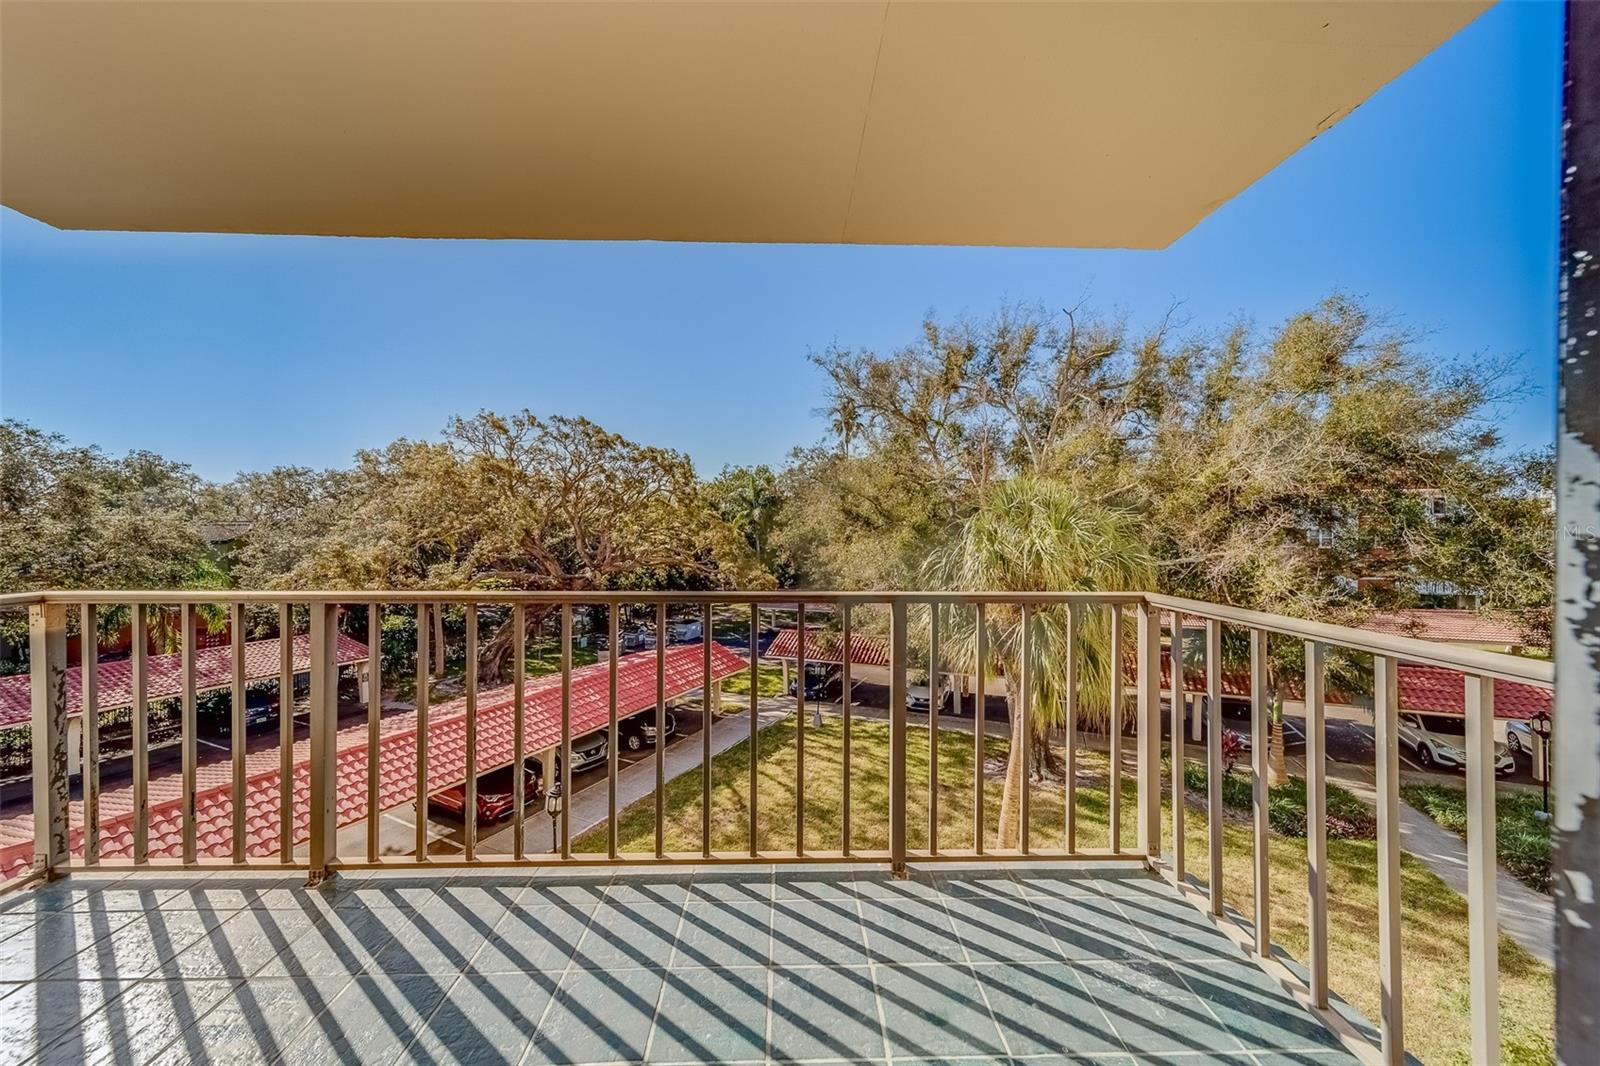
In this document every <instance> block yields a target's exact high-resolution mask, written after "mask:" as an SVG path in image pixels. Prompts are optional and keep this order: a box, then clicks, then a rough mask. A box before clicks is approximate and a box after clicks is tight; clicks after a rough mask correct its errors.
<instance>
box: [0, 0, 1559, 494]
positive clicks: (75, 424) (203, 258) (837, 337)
mask: <svg viewBox="0 0 1600 1066" xmlns="http://www.w3.org/2000/svg"><path fill="white" fill-rule="evenodd" d="M1560 21H1561V9H1560V5H1559V4H1556V3H1503V4H1501V5H1500V6H1499V7H1497V8H1494V9H1492V10H1491V11H1489V12H1488V13H1486V14H1485V15H1484V16H1483V17H1481V18H1480V19H1479V20H1477V21H1476V22H1475V23H1473V24H1472V25H1471V26H1469V27H1467V28H1466V29H1465V30H1463V31H1462V32H1461V33H1460V34H1459V35H1458V36H1457V37H1456V38H1454V39H1453V40H1451V41H1449V42H1447V43H1446V44H1445V45H1444V46H1443V47H1441V48H1440V49H1439V50H1438V51H1437V52H1436V53H1434V54H1433V55H1432V56H1429V57H1428V58H1427V59H1425V60H1424V61H1423V62H1422V63H1420V64H1419V65H1418V66H1417V67H1415V68H1413V69H1412V70H1411V71H1409V72H1407V73H1406V74H1405V75H1403V76H1402V77H1401V78H1400V79H1399V80H1397V81H1396V82H1395V83H1394V84H1392V85H1390V86H1388V87H1387V88H1385V89H1383V90H1382V91H1380V92H1379V93H1378V94H1377V95H1376V96H1374V97H1373V98H1372V99H1371V100H1370V101H1368V102H1367V103H1366V104H1365V105H1364V106H1362V107H1361V108H1359V109H1358V110H1357V111H1356V112H1355V114H1353V115H1352V116H1351V117H1350V118H1348V119H1347V120H1346V121H1344V122H1342V123H1340V124H1339V125H1338V126H1336V127H1335V128H1334V129H1333V130H1332V131H1331V132H1329V133H1327V134H1325V135H1323V136H1322V137H1320V138H1318V139H1317V140H1316V141H1313V142H1312V143H1311V144H1310V145H1308V146H1306V148H1304V149H1303V150H1302V151H1300V152H1299V153H1297V154H1296V155H1295V156H1294V157H1292V158H1290V159H1289V160H1287V161H1286V162H1285V163H1283V165H1281V166H1280V167H1278V168H1277V169H1276V170H1275V171H1273V172H1272V173H1270V174H1268V175H1266V176H1265V177H1263V178H1262V179H1261V180H1260V181H1258V182H1257V183H1256V184H1255V185H1254V186H1252V187H1251V188H1249V189H1247V190H1245V191H1244V192H1243V193H1242V194H1240V195H1239V196H1238V197H1237V198H1235V199H1234V200H1233V201H1232V202H1230V203H1228V204H1226V205H1224V206H1223V207H1222V208H1221V209H1219V210H1218V211H1216V212H1215V213H1214V214H1213V215H1212V216H1211V217H1209V218H1207V219H1206V220H1205V221H1204V222H1202V223H1201V224H1200V225H1199V226H1198V227H1196V229H1195V230H1193V231H1192V232H1191V233H1189V234H1188V235H1186V236H1185V237H1183V238H1182V239H1180V240H1179V241H1177V242H1176V243H1175V244H1173V245H1172V246H1171V247H1170V248H1168V249H1166V250H1164V251H1160V252H1128V251H1077V250H1015V249H961V248H862V247H838V246H768V247H762V246H738V245H672V244H652V243H642V244H610V243H606V244H582V243H556V242H548V243H547V242H479V241H459V242H452V241H400V240H352V239H334V238H295V237H242V236H213V235H178V234H126V233H67V232H58V231H55V230H52V229H51V228H49V227H47V226H44V225H41V224H39V223H36V222H34V221H33V220H31V219H28V218H26V217H24V216H22V215H19V214H16V213H14V212H10V211H0V415H3V416H4V417H7V418H20V419H23V420H25V421H28V422H31V423H33V424H34V425H36V426H39V427H41V428H43V429H47V430H51V431H54V432H59V433H62V434H65V435H66V436H67V437H69V438H71V439H72V440H74V441H76V442H80V443H95V444H99V445H101V446H102V447H104V448H106V449H108V450H110V451H113V452H121V451H125V450H127V449H130V448H148V449H152V450H154V451H158V452H161V453H163V454H166V455H168V456H170V457H172V458H176V459H179V460H182V461H184V462H187V463H189V464H191V465H192V466H193V467H194V468H195V470H196V471H198V472H199V473H201V474H203V475H205V476H207V477H212V478H219V479H225V478H228V477H231V476H232V475H233V474H234V473H235V472H236V471H238V470H240V469H255V468H265V467H269V466H273V465H278V464H303V465H309V466H316V467H323V466H331V465H342V464H346V463H348V462H349V460H350V457H351V455H352V453H353V452H354V451H355V450H356V449H357V448H361V447H370V446H377V445H381V444H383V443H386V442H387V441H389V440H392V439H393V438H395V437H397V436H412V437H419V436H434V435H437V434H438V432H439V430H440V429H441V427H442V426H443V425H444V423H445V421H446V419H447V418H449V417H450V416H451V415H453V414H456V413H461V414H470V413H471V412H473V411H476V410H478V409H480V408H484V407H488V408H493V409H497V410H503V411H505V410H514V409H518V408H521V407H529V408H531V409H533V410H534V411H536V412H539V413H541V414H557V413H565V414H583V415H587V416H589V417H590V418H593V419H595V420H596V421H598V422H600V423H601V424H602V425H604V426H606V427H607V428H609V429H612V430H616V431H618V432H621V433H623V434H625V435H627V436H629V437H632V438H634V439H636V440H639V441H642V442H646V443H651V444H659V445H665V446H669V447H674V448H679V449H682V450H684V451H687V452H688V453H689V454H690V455H691V456H693V458H694V459H695V461H696V464H697V466H698V467H699V468H700V469H701V471H702V472H704V473H714V472H715V471H716V470H717V469H718V468H720V467H721V466H722V465H723V464H724V463H734V462H770V463H776V462H779V461H781V460H782V458H783V457H784V456H785V455H786V454H787V452H788V451H789V449H790V448H791V447H793V446H794V445H796V444H801V443H809V442H812V441H814V440H816V439H817V438H818V437H819V436H820V435H821V432H822V428H823V420H822V419H821V418H820V417H819V415H818V414H817V412H816V409H817V407H818V406H819V405H820V404H821V402H822V400H821V385H822V382H821V379H820V375H819V374H818V372H817V371H816V369H815V368H814V367H813V366H812V365H811V364H810V363H809V362H808V361H807V359H806V355H807V353H808V352H811V351H814V350H817V349H821V348H823V347H825V346H826V345H828V344H830V343H833V342H838V343H841V344H845V345H848V346H852V347H880V348H889V347H893V346H896V345H899V344H902V343H905V342H907V341H910V340H912V339H914V338H915V336H916V334H917V327H918V323H919V322H920V321H921V318H922V316H923V315H924V314H926V313H929V312H932V313H935V314H938V315H940V316H951V315H955V314H960V313H970V314H974V315H983V314H985V313H987V312H988V311H990V310H992V309H993V308H994V307H996V306H997V305H998V304H1000V303H1001V302H1002V301H1006V300H1011V301H1020V302H1031V301H1045V302H1046V303H1047V304H1049V305H1051V306H1063V305H1066V304H1070V303H1074V302H1076V301H1077V300H1078V299H1079V298H1080V297H1081V296H1083V295H1084V294H1087V295H1088V297H1089V300H1090V302H1091V303H1092V304H1093V305H1094V306H1096V307H1098V308H1100V309H1102V310H1120V311H1122V312H1125V313H1126V314H1127V315H1128V316H1129V317H1130V319H1131V320H1132V321H1133V322H1134V323H1136V324H1137V323H1142V322H1148V321H1150V320H1151V319H1152V318H1153V317H1154V316H1156V315H1157V314H1159V313H1160V312H1161V311H1162V310H1164V309H1165V308H1166V307H1167V306H1169V305H1170V304H1171V303H1173V302H1174V301H1179V302H1181V304H1182V307H1183V311H1184V313H1185V314H1186V315H1187V317H1188V319H1189V321H1190V323H1191V325H1192V326H1194V327H1196V328H1202V327H1213V326H1221V325H1223V324H1225V323H1227V322H1228V321H1230V320H1232V319H1234V318H1236V317H1238V316H1240V315H1246V316H1249V317H1250V318H1252V319H1253V320H1254V321H1255V322H1257V323H1258V324H1260V325H1262V326H1268V325H1271V324H1273V323H1275V322H1276V321H1278V320H1280V319H1282V318H1283V317H1285V316H1286V315H1288V314H1290V313H1292V312H1293V311H1296V310H1298V309H1301V308H1303V307H1306V306H1309V305H1310V304H1312V303H1314V302H1315V301H1316V300H1318V299H1319V298H1320V297H1321V296H1323V295H1324V294H1326V293H1328V292H1329V291H1332V290H1334V289H1343V290H1345V291H1347V292H1351V293H1354V294H1357V295H1360V296H1363V297H1365V298H1366V299H1367V300H1368V301H1369V302H1370V303H1371V304H1372V305H1373V306H1374V307H1376V308H1380V309H1383V310H1386V311H1388V312H1391V313H1392V314H1394V315H1396V316H1398V317H1399V319H1400V320H1401V321H1402V322H1403V323H1404V324H1405V325H1407V326H1409V327H1412V328H1414V329H1418V330H1424V331H1427V333H1428V338H1427V343H1428V345H1429V346H1430V348H1431V349H1432V350H1433V351H1435V352H1437V353H1438V354H1439V356H1440V357H1448V358H1471V357H1475V356H1479V355H1484V356H1488V355H1500V354H1504V355H1510V356H1514V357H1517V358H1519V359H1521V360H1522V362H1523V365H1524V366H1525V369H1526V373H1527V375H1528V378H1529V381H1530V384H1531V385H1532V386H1533V388H1532V391H1531V392H1530V394H1529V395H1528V396H1527V397H1526V398H1525V399H1524V400H1522V401H1521V402H1519V403H1517V404H1516V405H1515V406H1512V407H1510V408H1508V409H1506V410H1505V411H1504V412H1503V416H1504V417H1503V431H1504V433H1505V435H1506V437H1507V439H1508V442H1509V443H1510V444H1511V445H1513V446H1517V447H1524V446H1536V445H1541V444H1545V443H1548V442H1549V441H1550V440H1551V439H1552V435H1553V432H1554V430H1553V427H1554V404H1555V394H1554V360H1553V356H1552V354H1551V352H1552V348H1553V344H1554V338H1555V260H1556V187H1557V186H1556V175H1557V169H1558V134H1559V103H1560V48H1561V25H1560Z"/></svg>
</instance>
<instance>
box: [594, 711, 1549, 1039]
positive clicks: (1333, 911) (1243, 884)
mask: <svg viewBox="0 0 1600 1066" xmlns="http://www.w3.org/2000/svg"><path fill="white" fill-rule="evenodd" d="M840 740H841V727H840V723H839V720H838V719H836V718H830V719H828V721H827V722H826V723H825V724H824V725H823V727H822V728H821V729H815V728H812V727H811V726H810V724H809V723H807V726H806V730H805V782H806V787H805V838H806V846H807V847H808V848H811V849H815V850H818V851H823V850H837V849H838V848H839V846H840V820H839V815H840V799H841V778H842V761H841V752H840V749H841V744H840ZM887 741H888V733H887V728H886V727H885V726H884V725H882V724H880V723H877V722H871V721H858V722H856V724H855V726H854V727H853V729H852V731H851V775H850V796H851V811H852V815H851V840H852V844H853V846H855V847H857V848H860V849H863V850H866V849H882V848H887V847H888V819H887V814H886V812H887V808H888V804H887V798H888V754H887V751H888V743H887ZM1005 750H1006V742H1005V741H1004V740H1000V739H991V740H990V741H988V743H987V748H986V751H985V761H986V762H987V763H989V764H990V767H991V773H992V772H994V771H997V770H998V763H999V761H1000V760H1002V759H1003V758H1004V755H1005ZM928 751H929V745H928V741H927V734H926V733H925V732H924V731H921V730H917V731H914V732H913V733H912V734H911V736H910V737H909V738H908V741H907V752H906V761H907V772H908V775H909V777H910V780H911V781H912V782H913V789H912V794H911V795H910V796H908V797H907V802H908V806H909V810H908V812H907V825H908V827H909V838H910V839H909V843H910V846H912V847H913V848H920V847H923V846H925V844H926V839H927V824H928V815H927V810H928V803H927V787H926V781H927V771H928ZM758 755H759V762H758V771H757V772H758V781H759V791H758V794H757V796H756V801H757V816H758V822H757V832H758V836H759V839H758V846H759V847H760V848H761V849H763V850H788V849H792V848H793V847H794V844H795V832H794V811H795V791H794V781H795V773H794V770H795V761H796V756H795V727H794V723H793V722H792V721H785V722H780V723H777V724H775V725H773V726H771V727H769V728H767V729H766V730H764V731H763V732H762V733H761V735H760V738H759V741H758ZM749 758H750V755H749V749H748V742H745V743H741V744H739V745H737V746H735V747H733V748H730V749H729V750H728V751H726V752H724V753H723V754H721V755H719V756H718V757H717V758H716V759H715V760H714V761H713V763H712V777H713V780H712V799H711V803H712V818H711V829H712V841H711V846H712V848H713V849H714V850H727V851H738V850H743V849H746V848H748V847H749V836H748V824H749V823H748V818H749V813H748V812H749V802H750V797H749V766H750V763H749ZM919 781H920V782H923V784H922V785H921V786H920V787H917V786H916V782H919ZM972 781H973V745H972V738H971V737H970V736H968V735H965V734H956V733H947V734H945V735H943V736H942V737H941V738H940V744H939V783H940V788H939V834H940V843H941V844H942V845H943V846H946V847H950V848H963V847H970V846H971V844H972V826H973V819H972V815H973V811H972ZM1105 784H1106V762H1105V759H1104V758H1103V757H1102V756H1100V755H1098V754H1097V753H1093V752H1090V753H1086V754H1085V755H1084V756H1083V758H1082V761H1081V764H1080V773H1079V789H1078V826H1079V844H1080V845H1081V846H1085V847H1094V846H1103V845H1105V844H1106V843H1107V841H1108V828H1107V827H1108V820H1107V813H1108V812H1107V792H1106V788H1105ZM984 787H985V796H986V802H985V815H986V817H985V822H986V825H985V833H986V839H987V840H988V841H990V842H991V843H993V842H994V840H995V839H996V833H995V820H996V818H997V816H998V812H999V809H1000V782H999V780H998V779H997V778H996V777H993V776H990V777H987V779H986V780H985V785H984ZM1135 792H1136V786H1135V783H1134V781H1133V779H1132V778H1124V784H1123V797H1124V802H1125V803H1126V804H1128V806H1127V808H1126V810H1125V811H1124V815H1123V836H1124V840H1123V843H1124V844H1125V845H1126V846H1127V847H1129V848H1131V847H1132V846H1133V843H1134V834H1135V827H1134V824H1133V807H1132V804H1133V800H1134V794H1135ZM1187 803H1188V806H1189V807H1190V808H1192V809H1193V814H1192V816H1191V817H1189V818H1188V819H1186V832H1185V840H1186V847H1187V850H1188V854H1189V856H1190V861H1189V870H1190V873H1191V874H1192V875H1195V876H1198V877H1199V878H1200V879H1201V880H1202V881H1204V880H1205V879H1206V878H1207V877H1208V876H1209V871H1208V870H1207V865H1208V863H1207V854H1208V853H1207V848H1206V840H1205V824H1204V823H1205V819H1204V814H1203V807H1202V803H1201V798H1200V797H1199V796H1197V795H1195V794H1194V793H1190V794H1189V796H1188V799H1187ZM665 807H666V811H667V814H666V825H665V826H664V827H663V835H664V840H665V846H666V848H667V850H669V851H695V850H698V849H699V847H700V814H701V812H700V775H699V774H695V773H690V774H685V775H683V776H682V777H679V778H677V779H676V780H674V781H672V782H669V783H668V785H667V795H666V799H665ZM1163 807H1164V808H1165V809H1166V811H1167V817H1165V818H1164V819H1163V830H1164V831H1169V830H1170V826H1171V817H1170V797H1164V798H1163ZM1062 825H1063V796H1062V788H1061V783H1060V782H1059V781H1055V782H1047V783H1044V784H1036V785H1035V786H1034V791H1033V793H1032V823H1031V832H1032V837H1033V840H1034V841H1035V842H1036V843H1037V844H1038V845H1039V846H1050V845H1052V844H1054V843H1056V842H1058V841H1060V840H1061V837H1062ZM618 841H619V847H620V848H621V849H622V850H624V851H650V850H652V849H653V848H654V846H655V807H654V801H653V800H651V799H646V800H645V801H643V802H642V803H638V804H634V805H632V806H630V807H629V808H627V809H626V810H624V811H622V812H621V813H620V814H619V815H618ZM1251 843H1252V842H1251V833H1250V826H1249V824H1248V817H1247V816H1246V815H1243V814H1240V813H1238V812H1230V814H1229V816H1228V819H1227V820H1226V821H1225V823H1224V827H1223V868H1222V880H1223V895H1224V897H1225V899H1226V900H1227V901H1228V903H1230V904H1231V905H1232V906H1234V907H1236V908H1238V909H1239V910H1240V911H1241V912H1242V913H1245V914H1249V913H1251V911H1252V909H1253V906H1252V885H1251V875H1250V870H1251ZM604 846H605V834H604V830H603V829H602V830H601V831H600V832H598V833H590V834H588V835H586V836H585V837H583V838H580V839H579V840H578V841H576V842H575V847H576V848H577V849H578V850H582V851H596V850H603V849H604ZM1269 851H1270V856H1271V864H1272V885H1271V892H1272V900H1273V914H1274V930H1273V938H1274V940H1275V941H1276V942H1277V943H1278V944H1279V945H1280V946H1282V947H1283V948H1284V949H1285V950H1287V951H1288V952H1289V953H1290V954H1292V955H1293V956H1295V957H1296V958H1301V959H1303V958H1304V957H1305V954H1306V950H1307V938H1306V905H1305V898H1306V895H1305V893H1306V876H1305V870H1306V852H1305V841H1304V840H1300V839H1296V838H1293V837H1285V836H1277V835H1275V836H1274V837H1273V838H1272V842H1271V845H1270V849H1269ZM1328 859H1329V885H1328V900H1329V909H1330V925H1329V930H1328V948H1329V973H1330V976H1331V981H1332V986H1333V988H1334V990H1335V991H1336V992H1338V993H1339V994H1340V995H1341V996H1343V997H1344V998H1346V999H1347V1000H1349V1001H1350V1002H1351V1003H1353V1004H1354V1005H1355V1006H1356V1007H1357V1008H1358V1009H1360V1010H1361V1011H1362V1012H1364V1013H1365V1014H1366V1015H1367V1016H1368V1017H1369V1018H1376V1017H1377V1016H1378V1006H1379V1001H1378V965H1377V960H1378V945H1377V929H1378V911H1377V850H1376V844H1375V843H1374V842H1372V841H1370V840H1359V839H1332V840H1329V842H1328ZM1401 881H1402V885H1401V899H1402V906H1403V909H1404V915H1405V922H1404V926H1403V934H1402V955H1403V969H1404V987H1405V1007H1406V1033H1407V1038H1408V1047H1409V1050H1410V1051H1411V1052H1412V1053H1413V1054H1415V1055H1417V1056H1418V1057H1419V1058H1421V1059H1422V1060H1424V1061H1427V1062H1448V1063H1465V1062H1466V1061H1467V1051H1466V1050H1465V1049H1466V1048H1467V1046H1468V1042H1469V1041H1468V1031H1467V1024H1468V1016H1467V1009H1468V1008H1467V1004H1468V977H1467V905H1466V901H1465V900H1463V899H1462V898H1461V897H1460V896H1458V895H1456V894H1455V893H1454V892H1453V891H1451V890H1450V888H1449V887H1448V886H1446V885H1445V884H1444V882H1442V881H1440V880H1439V879H1438V878H1437V877H1435V876H1434V875H1433V873H1431V872H1430V871H1429V870H1428V869H1427V868H1426V867H1425V866H1424V865H1423V864H1422V863H1421V862H1419V861H1416V860H1414V859H1412V858H1411V857H1410V856H1404V857H1403V859H1402V863H1401ZM1500 1000H1501V1029H1502V1036H1503V1041H1504V1048H1505V1054H1504V1061H1506V1062H1508V1063H1528V1064H1533V1063H1550V1062H1553V1061H1554V1053H1553V1050H1552V1033H1553V1031H1554V1025H1555V996H1554V989H1553V983H1552V974H1551V971H1550V969H1549V967H1547V966H1544V965H1542V964H1541V963H1539V962H1538V961H1536V960H1535V959H1533V958H1532V957H1531V956H1529V955H1528V954H1527V953H1526V952H1524V951H1523V950H1522V949H1521V948H1519V947H1518V946H1517V945H1516V944H1514V943H1513V942H1512V941H1510V940H1507V939H1504V938H1502V939H1501V942H1500Z"/></svg>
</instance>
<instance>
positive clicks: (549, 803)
mask: <svg viewBox="0 0 1600 1066" xmlns="http://www.w3.org/2000/svg"><path fill="white" fill-rule="evenodd" d="M564 802H565V800H563V798H562V796H561V782H560V781H556V782H554V783H553V784H551V786H550V788H549V790H548V791H546V792H545V794H544V813H546V814H548V815H549V816H550V850H551V851H555V850H557V844H556V819H557V818H560V817H561V806H562V804H563V803H564Z"/></svg>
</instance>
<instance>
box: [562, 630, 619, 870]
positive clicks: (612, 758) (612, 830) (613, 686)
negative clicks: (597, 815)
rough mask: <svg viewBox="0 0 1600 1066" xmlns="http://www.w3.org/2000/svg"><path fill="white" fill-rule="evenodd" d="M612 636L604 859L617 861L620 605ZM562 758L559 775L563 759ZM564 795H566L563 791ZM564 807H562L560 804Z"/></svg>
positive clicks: (608, 675)
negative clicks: (608, 858) (605, 857)
mask: <svg viewBox="0 0 1600 1066" xmlns="http://www.w3.org/2000/svg"><path fill="white" fill-rule="evenodd" d="M610 626H611V635H610V637H609V639H608V640H607V641H606V652H607V656H606V663H607V669H606V681H607V686H606V855H607V856H608V857H610V858H612V859H615V858H616V857H617V758H618V755H617V649H618V645H620V644H621V643H622V605H621V604H620V603H613V604H612V605H611V622H610ZM569 754H571V753H570V752H567V753H563V755H562V757H561V758H562V763H561V766H562V773H563V774H565V773H566V765H567V763H566V758H567V755H569ZM563 791H564V792H565V791H567V790H566V789H565V788H563ZM570 798H571V797H570V796H568V799H570ZM563 806H565V804H563Z"/></svg>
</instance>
